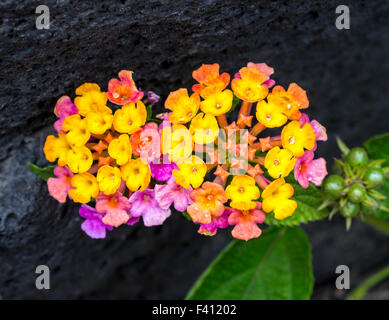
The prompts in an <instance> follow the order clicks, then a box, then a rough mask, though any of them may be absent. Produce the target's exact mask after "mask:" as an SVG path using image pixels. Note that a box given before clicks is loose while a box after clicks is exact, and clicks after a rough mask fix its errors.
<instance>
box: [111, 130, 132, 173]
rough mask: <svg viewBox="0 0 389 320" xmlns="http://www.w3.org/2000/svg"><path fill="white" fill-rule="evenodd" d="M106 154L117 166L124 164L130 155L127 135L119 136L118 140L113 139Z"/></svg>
mask: <svg viewBox="0 0 389 320" xmlns="http://www.w3.org/2000/svg"><path fill="white" fill-rule="evenodd" d="M108 153H109V155H110V156H111V157H112V158H114V159H115V160H116V163H117V164H118V165H120V166H122V165H124V164H126V163H127V162H128V160H129V159H131V155H132V147H131V143H130V137H129V136H128V135H127V134H121V135H120V136H119V137H118V138H116V139H113V140H112V141H111V143H110V144H109V146H108Z"/></svg>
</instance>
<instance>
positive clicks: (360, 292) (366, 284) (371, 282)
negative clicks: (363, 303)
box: [347, 266, 389, 300]
mask: <svg viewBox="0 0 389 320" xmlns="http://www.w3.org/2000/svg"><path fill="white" fill-rule="evenodd" d="M387 277H389V266H386V267H385V268H383V269H381V270H379V271H378V272H376V273H374V274H372V275H371V276H370V277H368V278H367V279H366V280H365V281H363V282H362V283H361V284H360V285H359V286H358V287H357V288H356V289H354V290H353V291H352V292H351V293H350V294H349V295H348V296H347V300H362V299H363V297H364V296H365V294H366V292H367V291H369V290H370V289H371V288H373V287H374V286H375V285H377V284H378V283H380V282H381V281H382V280H384V279H385V278H387Z"/></svg>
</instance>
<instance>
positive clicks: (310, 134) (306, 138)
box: [281, 120, 316, 158]
mask: <svg viewBox="0 0 389 320" xmlns="http://www.w3.org/2000/svg"><path fill="white" fill-rule="evenodd" d="M315 141H316V135H315V132H314V131H313V129H312V126H311V125H310V124H309V123H306V124H305V125H304V126H303V127H302V128H301V126H300V122H298V121H297V120H294V121H291V122H289V123H288V124H287V125H286V126H285V127H284V128H283V129H282V132H281V142H282V146H283V147H284V148H285V149H289V150H290V151H292V153H293V154H294V155H295V156H296V157H297V158H298V157H302V156H303V155H304V148H305V149H307V150H312V149H313V148H314V147H315Z"/></svg>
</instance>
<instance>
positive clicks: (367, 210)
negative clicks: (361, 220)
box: [361, 198, 379, 214]
mask: <svg viewBox="0 0 389 320" xmlns="http://www.w3.org/2000/svg"><path fill="white" fill-rule="evenodd" d="M370 201H371V202H372V205H373V206H368V205H367V204H366V203H364V202H362V204H361V210H362V211H363V213H367V214H374V213H375V212H376V210H377V207H378V205H379V203H378V201H377V200H376V199H373V198H370Z"/></svg>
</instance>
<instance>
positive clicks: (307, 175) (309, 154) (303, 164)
mask: <svg viewBox="0 0 389 320" xmlns="http://www.w3.org/2000/svg"><path fill="white" fill-rule="evenodd" d="M313 157H314V152H313V151H312V150H307V151H305V153H304V155H303V156H302V157H300V158H297V159H296V164H295V166H294V178H295V179H296V180H297V181H298V183H299V184H300V185H301V186H302V187H303V188H305V189H306V188H308V186H309V182H312V183H313V184H314V185H316V186H320V185H321V183H322V182H323V179H324V178H325V177H326V175H327V167H326V161H325V160H324V159H323V158H319V159H316V160H313Z"/></svg>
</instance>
